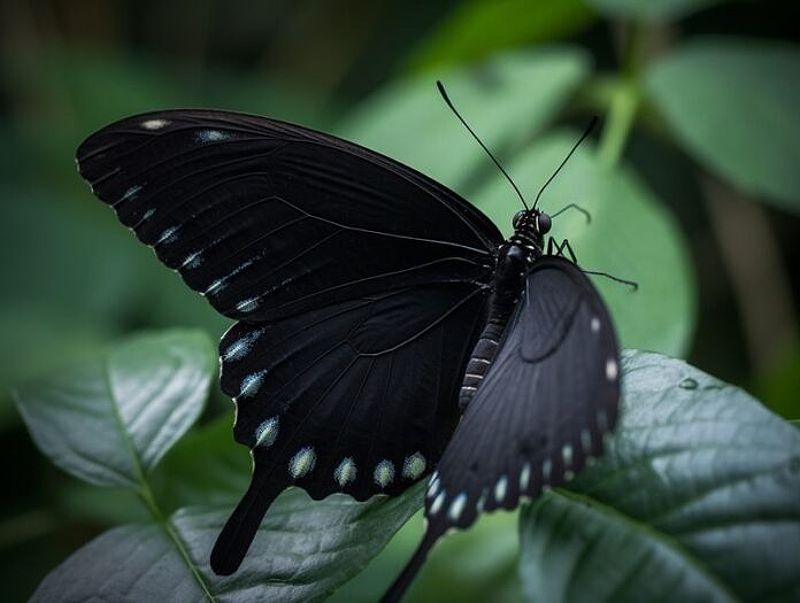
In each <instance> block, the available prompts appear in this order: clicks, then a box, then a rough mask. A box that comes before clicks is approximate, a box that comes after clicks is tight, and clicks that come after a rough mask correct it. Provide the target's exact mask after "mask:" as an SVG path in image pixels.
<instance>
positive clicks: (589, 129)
mask: <svg viewBox="0 0 800 603" xmlns="http://www.w3.org/2000/svg"><path fill="white" fill-rule="evenodd" d="M595 125H597V116H596V115H595V116H594V117H592V121H590V122H589V125H588V126H586V129H585V130H584V131H583V134H581V137H580V138H579V139H578V142H576V143H575V145H574V146H573V147H572V150H570V152H569V153H567V156H566V157H564V161H562V162H561V165H559V166H558V167H557V168H556V171H555V172H553V175H552V176H550V177H549V178H548V179H547V182H545V183H544V184H543V185H542V188H540V189H539V193H538V194H537V195H536V199H534V201H533V209H536V204H537V203H539V197H541V196H542V193H543V192H544V189H546V188H547V185H548V184H550V183H551V182H552V181H553V178H555V177H556V176H558V173H559V172H560V171H561V168H563V167H564V164H565V163H567V161H569V158H570V157H572V154H573V153H574V152H575V150H576V149H577V148H578V147H579V146H581V143H582V142H583V141H584V140H586V137H587V136H589V134H591V132H592V130H594V127H595Z"/></svg>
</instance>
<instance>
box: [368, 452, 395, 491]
mask: <svg viewBox="0 0 800 603" xmlns="http://www.w3.org/2000/svg"><path fill="white" fill-rule="evenodd" d="M373 477H374V478H375V483H376V484H378V485H379V486H380V487H381V488H385V487H386V486H388V485H389V484H391V483H392V480H394V465H393V464H392V462H391V461H389V460H387V459H384V460H382V461H381V462H380V463H378V464H377V466H376V467H375V474H374V476H373Z"/></svg>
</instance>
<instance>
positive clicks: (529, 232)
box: [512, 209, 553, 255]
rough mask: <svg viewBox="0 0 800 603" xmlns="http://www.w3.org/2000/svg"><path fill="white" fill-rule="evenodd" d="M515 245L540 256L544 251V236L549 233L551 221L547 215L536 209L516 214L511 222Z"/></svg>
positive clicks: (524, 210)
mask: <svg viewBox="0 0 800 603" xmlns="http://www.w3.org/2000/svg"><path fill="white" fill-rule="evenodd" d="M512 225H513V226H514V236H513V237H512V240H513V241H514V242H515V243H518V244H520V245H523V246H524V247H526V248H527V249H528V250H529V251H531V252H533V253H535V254H537V255H541V253H542V250H543V249H544V236H545V235H546V234H547V233H548V232H550V228H551V226H552V225H553V221H552V219H551V218H550V216H549V215H547V214H546V213H544V212H543V211H539V210H538V209H523V210H520V211H518V212H517V214H516V215H515V216H514V219H513V221H512Z"/></svg>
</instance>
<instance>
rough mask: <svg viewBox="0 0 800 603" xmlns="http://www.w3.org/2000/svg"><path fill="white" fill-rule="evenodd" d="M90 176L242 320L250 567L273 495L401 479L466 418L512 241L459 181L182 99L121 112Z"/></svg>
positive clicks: (236, 526)
mask: <svg viewBox="0 0 800 603" xmlns="http://www.w3.org/2000/svg"><path fill="white" fill-rule="evenodd" d="M78 166H79V170H80V172H81V174H82V175H83V177H84V178H86V179H87V181H89V183H90V184H91V185H92V188H93V190H94V192H95V193H96V194H97V195H98V196H99V197H100V198H101V199H102V200H103V201H105V202H106V203H107V204H109V205H111V206H112V207H113V208H114V210H115V211H116V213H117V215H118V217H119V219H120V221H121V222H122V223H123V224H125V225H127V226H129V227H130V228H132V229H133V230H134V232H135V233H136V236H137V237H138V238H139V239H140V240H141V241H142V242H144V243H146V244H147V245H150V246H152V247H153V249H154V250H155V252H156V255H157V256H158V258H159V259H160V260H161V261H162V262H164V263H165V264H166V265H167V266H169V267H171V268H174V269H176V270H178V271H179V272H180V274H181V275H182V277H183V278H184V280H185V281H186V282H187V284H188V285H189V286H190V287H191V288H192V289H194V290H196V291H199V292H201V293H203V294H204V295H205V296H206V297H207V299H208V300H209V302H210V303H211V304H212V305H213V306H214V307H215V308H216V309H217V310H218V311H220V312H221V313H223V314H224V315H226V316H229V317H232V318H235V319H239V320H241V321H242V322H240V323H238V324H236V325H234V326H233V327H232V329H231V330H230V331H229V332H228V333H227V334H226V335H225V337H224V338H223V341H222V342H221V344H220V357H221V365H222V377H221V379H222V387H223V390H224V391H225V392H226V393H227V394H229V395H230V396H232V397H233V398H235V400H236V402H237V419H236V424H235V435H236V438H237V440H238V441H240V442H242V443H244V444H245V445H247V446H248V447H250V448H251V449H252V450H253V458H254V460H255V468H254V474H253V480H252V483H251V486H250V488H249V489H248V491H247V493H246V494H245V497H244V498H243V499H242V501H241V503H240V504H239V505H238V507H237V508H236V510H235V511H234V513H233V515H232V516H231V518H230V519H229V521H228V523H227V524H226V526H225V528H224V530H223V532H222V534H221V535H220V538H219V539H218V541H217V545H216V546H215V549H214V553H213V555H212V567H213V568H214V569H215V571H218V572H220V573H225V574H227V573H231V572H233V571H235V569H236V568H237V567H238V565H239V563H240V562H241V560H242V558H243V557H244V555H245V553H246V551H247V548H248V547H249V545H250V542H251V540H252V538H253V536H254V534H255V532H256V530H257V529H258V525H259V523H260V521H261V518H262V517H263V514H264V512H265V511H266V509H267V508H268V507H269V505H270V504H271V502H272V500H274V498H275V497H276V496H277V495H278V494H279V493H280V492H281V491H282V490H283V489H285V488H286V487H287V486H290V485H293V484H296V485H298V486H301V487H303V488H305V489H306V490H307V491H308V492H309V493H311V495H312V496H314V497H316V498H321V497H324V496H326V495H328V494H330V493H333V492H346V493H349V494H351V495H353V496H355V497H356V498H358V499H360V500H362V499H365V498H367V497H369V496H371V495H373V494H377V493H391V494H394V493H399V492H401V491H402V490H404V489H405V488H407V487H408V486H410V485H411V484H412V483H414V481H416V480H417V479H418V478H419V477H421V476H422V475H424V474H426V473H428V472H429V471H430V470H431V469H432V467H433V466H434V465H435V463H436V462H437V461H438V458H439V456H440V454H441V451H442V449H443V447H444V445H445V444H446V441H447V438H448V437H449V435H450V433H451V431H452V428H453V427H454V424H455V422H456V418H457V411H456V399H457V395H458V388H459V385H460V380H461V376H462V374H463V370H464V365H465V363H466V361H467V357H468V354H469V351H470V349H471V348H472V346H473V344H474V340H475V338H476V336H477V333H478V332H479V331H480V328H481V326H482V321H483V319H484V315H485V305H486V299H487V296H488V289H489V284H490V282H491V274H492V269H493V265H494V250H495V247H496V245H497V244H499V242H500V241H501V236H500V233H499V232H498V231H497V229H496V227H495V226H494V225H493V224H492V223H491V222H490V221H489V220H488V219H487V218H486V217H485V216H483V214H481V213H480V212H479V211H478V210H476V209H474V208H473V207H472V206H471V205H470V204H469V203H467V202H466V201H464V200H463V199H461V198H460V197H459V196H458V195H456V194H455V193H453V192H451V191H449V190H447V189H446V188H445V187H443V186H441V185H439V184H437V183H436V182H434V181H432V180H430V179H429V178H427V177H425V176H423V175H421V174H419V173H418V172H415V171H414V170H412V169H410V168H407V167H405V166H402V165H401V164H399V163H396V162H394V161H392V160H390V159H388V158H386V157H383V156H381V155H378V154H377V153H373V152H371V151H368V150H366V149H363V148H361V147H358V146H356V145H352V144H350V143H347V142H344V141H342V140H339V139H337V138H334V137H331V136H327V135H324V134H321V133H318V132H314V131H312V130H307V129H304V128H301V127H298V126H292V125H289V124H285V123H282V122H278V121H273V120H269V119H265V118H259V117H253V116H245V115H240V114H233V113H225V112H219V111H194V110H193V111H166V112H160V113H151V114H147V115H142V116H137V117H132V118H128V119H126V120H123V121H120V122H118V123H116V124H113V125H111V126H108V127H107V128H104V129H103V130H101V131H100V132H98V133H97V134H95V135H94V136H92V137H90V138H89V139H87V140H86V141H85V142H84V143H83V144H82V145H81V147H80V148H79V150H78Z"/></svg>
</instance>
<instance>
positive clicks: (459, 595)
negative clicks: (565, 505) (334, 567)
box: [329, 511, 522, 603]
mask: <svg viewBox="0 0 800 603" xmlns="http://www.w3.org/2000/svg"><path fill="white" fill-rule="evenodd" d="M423 532H424V530H423V516H422V512H421V511H420V512H419V513H418V514H417V515H415V516H414V517H412V518H411V519H410V520H409V521H408V522H407V523H406V524H405V525H404V526H403V528H402V529H401V530H399V531H398V532H397V534H396V535H395V536H394V538H392V541H391V542H390V543H389V544H388V545H387V546H386V548H385V549H384V550H383V551H382V552H381V553H380V554H379V555H377V556H376V557H375V558H374V559H373V560H372V561H370V563H369V565H368V566H367V567H366V568H364V570H363V571H362V572H361V573H359V574H358V576H356V577H355V578H353V579H352V580H351V581H350V582H348V583H347V584H345V585H344V586H342V588H340V589H338V590H337V591H336V593H335V594H334V595H333V596H332V597H331V598H330V599H329V601H330V603H374V602H375V601H377V600H379V599H380V597H381V595H383V594H384V592H386V589H387V588H388V587H389V584H391V582H392V580H394V578H395V577H396V576H397V575H398V574H399V573H400V571H401V570H402V569H403V567H404V566H405V564H406V562H407V561H408V559H409V558H410V557H411V555H412V553H413V552H414V550H415V549H416V547H417V545H418V544H419V541H420V538H422V534H423ZM518 533H519V517H518V513H517V512H516V511H513V512H508V513H507V512H502V513H490V514H486V515H483V516H482V517H481V518H480V519H479V521H478V522H477V523H476V524H475V525H474V526H472V527H471V528H470V529H469V530H467V531H455V532H453V533H452V534H448V535H447V537H446V538H443V539H442V540H441V541H440V542H439V543H438V544H437V545H436V546H435V547H434V549H433V550H432V551H431V553H430V555H429V556H428V559H427V560H426V561H425V564H424V565H423V567H422V570H421V571H420V574H419V576H418V577H417V578H416V579H415V580H414V583H413V584H412V585H411V588H410V589H409V591H408V593H407V594H406V595H405V597H404V598H403V601H404V603H427V602H429V601H458V602H459V603H484V602H485V601H491V602H492V603H516V602H518V601H520V600H521V599H522V595H521V592H522V590H521V589H522V586H521V584H520V580H519V577H518V572H517V566H518V561H519V535H518ZM476 551H478V552H479V553H477V554H476Z"/></svg>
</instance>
